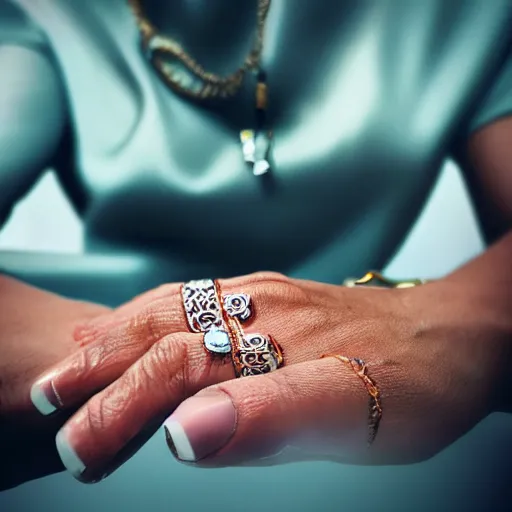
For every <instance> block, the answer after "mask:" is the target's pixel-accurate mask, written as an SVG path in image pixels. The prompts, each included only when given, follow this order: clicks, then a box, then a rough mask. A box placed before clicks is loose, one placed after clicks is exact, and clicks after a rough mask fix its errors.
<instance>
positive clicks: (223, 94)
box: [128, 0, 272, 176]
mask: <svg viewBox="0 0 512 512" xmlns="http://www.w3.org/2000/svg"><path fill="white" fill-rule="evenodd" d="M142 3H143V0H128V4H129V6H130V7H131V10H132V12H133V15H134V16H135V20H136V22H137V25H138V28H139V31H140V34H141V43H142V48H143V51H144V53H145V55H146V56H147V58H148V60H149V61H150V62H151V64H152V65H153V66H154V68H155V69H156V71H157V72H158V73H159V75H160V76H161V77H162V79H163V80H164V82H165V83H166V84H167V85H168V86H169V87H170V88H171V89H172V90H173V91H175V92H176V93H178V94H180V95H182V96H185V97H187V98H189V99H193V100H195V101H207V100H213V99H228V98H231V97H233V96H235V95H236V94H237V93H238V92H239V91H240V88H241V87H242V83H243V81H244V78H245V76H246V74H247V73H248V72H252V73H254V74H255V75H256V77H257V82H256V91H255V107H256V129H254V130H253V129H249V130H242V131H241V132H240V142H241V143H242V153H243V157H244V160H245V162H247V163H249V164H251V166H252V169H253V173H254V175H256V176H260V175H263V174H266V173H267V172H268V171H269V170H270V163H269V159H268V155H269V152H270V145H271V141H272V132H271V131H269V130H267V129H266V127H265V124H266V111H267V107H268V87H267V83H266V76H265V73H264V72H263V71H262V69H261V54H262V51H263V40H264V32H265V25H266V21H267V16H268V12H269V9H270V4H271V0H258V9H257V16H256V34H255V38H254V43H253V46H252V48H251V50H250V51H249V53H248V54H247V57H246V58H245V60H244V62H243V64H242V66H240V67H239V68H238V69H237V70H236V71H235V72H233V73H231V74H229V75H227V76H220V75H217V74H214V73H211V72H209V71H206V70H205V69H204V68H203V67H202V66H201V65H200V64H199V63H198V62H197V61H196V60H195V59H194V58H193V57H192V56H191V55H190V54H189V53H187V52H186V51H185V49H184V48H183V47H182V46H181V45H180V44H179V43H178V42H177V41H175V40H174V39H172V38H170V37H167V36H164V35H161V34H160V33H159V32H158V30H157V28H156V27H155V26H154V25H153V24H152V23H151V21H150V20H149V19H148V18H147V16H146V15H145V13H144V9H143V7H142ZM169 59H171V60H172V59H175V60H176V61H178V62H179V63H180V64H181V65H182V66H184V67H185V69H186V70H187V71H188V73H189V74H190V75H191V76H190V75H188V74H183V73H181V74H180V73H177V72H176V70H174V71H169V69H168V68H167V66H166V63H167V62H168V60H169Z"/></svg>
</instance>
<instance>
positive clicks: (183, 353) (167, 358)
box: [57, 333, 234, 482]
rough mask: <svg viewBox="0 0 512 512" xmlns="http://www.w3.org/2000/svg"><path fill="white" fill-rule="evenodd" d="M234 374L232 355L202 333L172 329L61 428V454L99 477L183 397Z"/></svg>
mask: <svg viewBox="0 0 512 512" xmlns="http://www.w3.org/2000/svg"><path fill="white" fill-rule="evenodd" d="M233 377H234V371H233V366H232V364H231V359H230V358H229V357H221V356H216V357H214V356H212V354H210V353H208V352H207V351H206V350H205V348H204V346H203V344H202V336H201V335H200V334H189V333H177V334H171V335H169V336H167V337H165V338H163V339H162V340H160V341H159V342H157V343H156V344H155V345H153V346H152V347H151V349H150V350H149V351H148V352H147V353H146V354H145V355H144V356H143V357H142V358H141V359H139V360H138V361H137V362H136V363H135V364H134V365H133V366H131V367H130V368H129V369H128V370H127V371H126V372H125V373H124V374H123V375H122V376H121V377H120V378H119V379H118V380H117V381H116V382H114V383H113V384H111V385H110V386H108V387H107V388H106V389H104V390H103V391H102V392H100V393H98V394H96V395H95V396H94V397H92V398H91V399H90V400H89V401H88V402H87V403H86V404H85V405H84V406H83V407H82V408H81V409H80V410H79V411H78V412H77V413H76V414H75V415H74V416H73V417H72V418H71V419H70V420H69V422H68V423H67V424H66V425H65V426H64V427H63V429H61V431H60V432H59V434H58V435H57V449H58V450H59V454H60V456H61V459H62V461H63V463H64V465H65V466H66V468H67V469H68V470H69V471H70V472H71V473H72V474H73V476H75V478H78V479H79V480H82V481H84V482H91V481H97V480H98V479H99V478H101V477H102V476H105V475H106V474H108V473H110V472H112V471H113V470H114V469H115V468H116V467H117V466H118V465H119V464H120V463H122V462H124V460H126V458H127V457H128V456H129V455H131V454H132V453H133V452H134V451H135V450H136V449H137V448H138V447H139V446H140V445H141V444H142V443H143V442H144V441H145V436H144V433H147V435H150V434H151V433H153V431H154V430H156V429H157V428H158V427H159V426H160V423H162V422H163V420H164V419H165V418H166V417H167V416H168V415H169V414H170V413H171V412H172V411H173V410H174V409H175V408H176V407H177V406H178V405H179V403H180V402H182V401H183V400H184V399H186V398H188V397H189V396H191V395H193V394H195V393H196V392H197V391H198V390H200V389H202V388H203V387H206V386H209V385H212V384H216V383H219V382H223V381H226V380H230V379H232V378H233ZM141 434H142V437H139V436H140V435H141ZM127 450H128V453H127Z"/></svg>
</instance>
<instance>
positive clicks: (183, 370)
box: [141, 336, 189, 386]
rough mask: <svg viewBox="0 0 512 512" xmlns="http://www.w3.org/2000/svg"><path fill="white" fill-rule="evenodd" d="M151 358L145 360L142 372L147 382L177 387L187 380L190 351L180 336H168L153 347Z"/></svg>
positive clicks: (150, 353)
mask: <svg viewBox="0 0 512 512" xmlns="http://www.w3.org/2000/svg"><path fill="white" fill-rule="evenodd" d="M148 355H149V357H147V358H144V359H143V361H142V364H141V372H142V374H143V375H144V377H145V380H146V381H147V382H154V381H157V382H160V383H163V384H165V385H171V384H172V385H173V386H175V385H176V383H177V382H183V381H185V380H186V374H187V371H188V370H187V368H188V358H189V350H188V344H187V343H186V342H185V341H184V340H183V339H182V338H181V337H179V336H168V337H167V338H164V339H163V340H161V341H160V342H158V343H156V344H155V345H153V347H152V349H151V352H149V353H148Z"/></svg>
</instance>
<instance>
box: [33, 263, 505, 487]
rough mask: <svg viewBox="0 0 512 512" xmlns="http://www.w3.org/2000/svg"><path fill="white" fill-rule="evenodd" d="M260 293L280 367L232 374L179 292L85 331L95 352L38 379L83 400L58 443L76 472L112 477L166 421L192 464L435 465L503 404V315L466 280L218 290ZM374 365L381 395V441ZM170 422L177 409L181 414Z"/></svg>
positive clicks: (250, 284) (60, 402)
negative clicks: (358, 365) (497, 317)
mask: <svg viewBox="0 0 512 512" xmlns="http://www.w3.org/2000/svg"><path fill="white" fill-rule="evenodd" d="M221 288H222V292H223V293H234V292H242V293H248V294H249V295H250V296H251V297H252V300H253V304H254V309H255V315H254V316H253V319H252V320H251V321H250V322H249V323H248V325H247V327H246V328H245V330H246V332H261V333H264V334H270V335H272V336H273V337H274V338H275V339H276V340H277V341H278V342H279V344H280V345H281V347H282V349H283V351H284V357H285V366H284V367H283V368H281V369H279V370H277V371H275V372H272V373H269V374H266V375H261V376H255V377H249V378H240V379H234V372H233V367H232V364H231V360H230V357H229V356H227V357H224V358H219V357H215V356H213V355H212V354H210V353H208V352H207V351H206V350H205V349H204V347H203V344H202V335H201V334H193V333H190V332H187V323H186V318H185V315H184V310H183V306H182V303H181V294H180V286H179V285H174V284H171V285H165V286H163V287H161V288H159V289H157V290H154V291H152V292H150V293H148V294H146V295H144V296H142V297H140V298H138V299H136V300H135V301H134V302H132V303H130V304H128V305H126V306H123V307H122V308H120V309H119V310H118V311H116V312H115V313H114V314H113V315H111V316H110V317H105V320H102V321H92V322H90V323H89V324H88V325H86V326H84V328H83V329H82V331H81V332H80V333H79V336H80V339H81V340H82V342H85V343H87V347H86V348H84V349H83V350H82V351H81V352H78V353H75V354H74V355H72V356H71V357H70V358H68V359H67V360H66V361H64V362H63V363H61V364H58V365H57V366H56V367H55V368H54V369H53V370H52V371H51V372H50V373H49V374H47V375H45V376H43V377H42V378H41V379H40V380H39V381H38V383H37V384H36V386H37V387H38V389H40V390H42V391H43V392H44V393H46V396H47V397H48V399H49V400H50V401H51V402H53V403H54V404H55V405H56V406H58V407H60V408H62V409H72V408H74V407H77V406H78V405H80V404H82V403H84V402H86V403H85V405H84V406H83V407H82V408H81V409H80V410H79V411H78V412H77V413H76V414H75V415H74V416H73V417H72V418H71V419H70V421H69V422H68V423H67V424H66V425H65V427H64V428H63V429H62V430H61V432H60V434H59V436H58V440H57V444H58V448H59V451H60V454H61V457H62V459H63V461H64V463H65V465H66V466H67V467H68V469H69V470H70V471H71V472H72V473H73V474H74V475H75V476H76V477H77V478H79V479H81V480H84V481H95V480H98V479H99V478H101V477H103V476H105V475H106V474H108V473H109V472H111V471H112V470H113V469H115V467H116V466H118V465H119V464H120V463H121V462H123V461H124V460H126V458H127V457H128V456H129V455H130V453H132V452H133V450H134V448H136V447H137V446H138V445H139V444H140V443H141V442H142V441H143V440H144V439H145V438H146V437H147V436H149V435H151V434H152V433H153V432H154V430H155V428H157V427H158V426H159V425H160V424H161V423H162V421H163V420H164V419H165V418H167V417H168V418H167V420H166V421H165V427H166V434H167V438H168V442H169V445H170V447H171V449H172V451H173V452H174V454H175V455H176V456H177V457H178V458H179V459H181V460H183V461H187V462H195V463H197V464H200V465H203V466H225V465H237V464H251V463H253V464H274V463H278V462H282V461H284V460H304V459H329V460H336V461H343V462H351V463H362V464H394V463H409V462H416V461H420V460H423V459H426V458H428V457H431V456H433V455H434V454H436V453H437V452H439V451H440V450H442V449H443V448H444V447H446V446H447V445H449V444H450V443H451V442H453V441H454V440H456V439H457V438H458V437H460V436H461V435H462V434H464V433H465V432H467V431H468V430H469V429H471V428H472V427H473V426H474V425H475V424H476V423H477V422H478V421H480V420H481V419H482V418H484V417H485V416H486V415H487V414H488V413H489V412H491V411H492V410H494V409H495V408H496V407H498V404H497V397H498V394H499V393H498V391H499V388H500V386H501V384H502V381H501V380H500V376H501V375H502V373H503V372H502V368H503V366H504V352H505V350H506V348H507V347H506V344H505V343H504V341H503V340H502V336H501V334H500V330H499V327H497V328H493V329H494V330H493V334H495V336H489V334H490V330H489V329H490V328H489V326H494V325H497V324H496V322H494V319H493V313H492V310H491V309H490V308H489V307H488V305H487V304H484V303H480V302H479V301H478V299H477V297H476V296H475V297H472V296H471V295H468V293H467V292H468V290H467V287H462V286H460V283H459V282H458V281H457V280H453V281H451V280H450V279H445V280H440V281H438V282H435V283H431V284H427V285H424V286H421V287H417V288H409V289H402V290H400V289H378V288H345V287H340V286H332V285H326V284H320V283H315V282H309V281H299V280H292V279H288V278H286V277H283V276H281V275H278V274H269V273H261V274H254V275H250V276H246V277H242V278H237V279H230V280H226V281H223V282H221ZM324 354H338V355H343V356H348V357H354V358H360V359H362V360H364V361H365V362H366V364H367V367H368V375H369V376H370V377H371V379H372V380H373V381H374V382H375V383H376V384H377V386H378V387H379V389H380V392H381V401H382V408H383V414H382V421H381V424H380V430H379V432H378V434H377V437H376V439H375V442H374V443H373V444H372V445H371V446H370V447H368V446H367V442H366V441H367V438H368V415H369V409H368V407H369V405H368V404H369V395H368V393H367V390H366V388H365V386H364V384H363V382H362V380H361V379H360V378H359V377H358V376H357V375H356V373H355V372H354V370H353V369H352V368H351V367H350V365H345V364H343V362H341V361H340V360H338V359H337V358H334V357H327V358H323V359H322V358H321V357H322V355H324ZM169 415H170V416H169Z"/></svg>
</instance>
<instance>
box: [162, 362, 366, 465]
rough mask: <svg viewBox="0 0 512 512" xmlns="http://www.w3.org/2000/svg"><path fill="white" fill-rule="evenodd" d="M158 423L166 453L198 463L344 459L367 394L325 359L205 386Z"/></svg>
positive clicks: (356, 435)
mask: <svg viewBox="0 0 512 512" xmlns="http://www.w3.org/2000/svg"><path fill="white" fill-rule="evenodd" d="M164 428H165V433H166V437H167V442H168V445H169V447H170V449H171V451H172V452H173V453H174V455H175V456H176V457H177V458H178V459H179V460H181V461H185V462H194V463H199V464H200V465H202V466H210V467H211V466H232V465H240V464H244V465H250V464H257V465H262V464H264V465H265V464H275V463H279V462H284V461H285V462H290V461H292V460H305V459H311V458H323V459H325V458H329V459H332V458H334V459H337V458H338V457H339V458H340V459H345V458H346V457H347V455H349V451H350V452H352V451H356V452H357V451H361V449H364V448H366V446H367V439H368V394H367V391H366V389H365V387H364V384H363V383H362V382H361V380H360V379H359V378H358V377H357V375H356V374H355V372H354V371H353V369H351V368H350V365H348V366H347V365H344V364H342V363H341V362H340V361H339V360H338V359H336V358H333V357H330V358H325V359H319V360H315V361H308V362H305V363H300V364H296V365H291V366H287V367H284V368H281V369H279V370H277V371H275V372H272V373H269V374H266V375H259V376H253V377H245V378H241V379H236V380H231V381H228V382H224V383H222V384H218V385H215V386H212V387H209V388H205V389H204V390H202V391H200V392H199V393H198V394H196V395H194V396H193V397H191V398H189V399H187V400H185V401H184V402H183V403H182V404H181V405H180V406H179V407H178V408H177V409H176V410H175V412H174V413H173V414H172V415H171V416H170V417H169V418H168V419H167V420H166V421H165V423H164ZM285 448H286V450H285ZM288 448H291V450H290V449H288ZM276 454H281V455H282V456H283V458H285V459H286V460H279V459H280V457H277V458H276V457H273V456H275V455H276ZM290 454H292V455H291V456H290ZM261 459H266V460H264V461H261Z"/></svg>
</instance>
